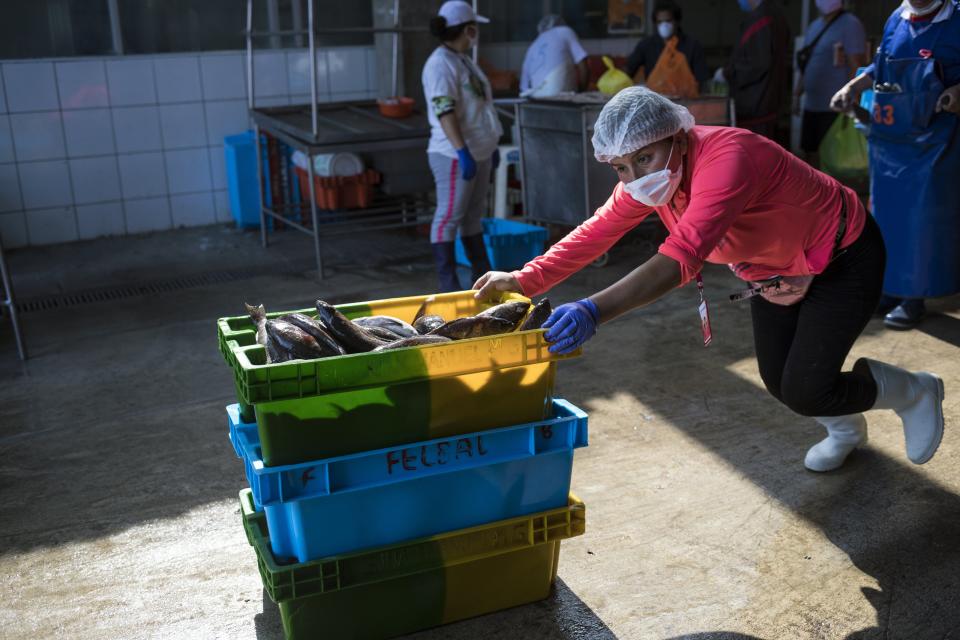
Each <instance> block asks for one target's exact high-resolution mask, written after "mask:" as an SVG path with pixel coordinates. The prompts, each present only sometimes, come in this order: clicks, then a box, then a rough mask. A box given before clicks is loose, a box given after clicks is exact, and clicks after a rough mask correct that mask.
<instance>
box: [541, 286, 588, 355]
mask: <svg viewBox="0 0 960 640" xmlns="http://www.w3.org/2000/svg"><path fill="white" fill-rule="evenodd" d="M599 322H600V312H599V311H598V310H597V305H595V304H594V303H593V300H591V299H590V298H584V299H583V300H578V301H577V302H568V303H567V304H562V305H560V306H559V307H557V308H556V309H554V310H553V313H551V314H550V317H549V318H547V321H546V322H544V323H543V326H542V328H543V329H547V333H546V336H545V337H546V339H547V340H548V341H550V342H552V343H553V344H552V345H550V352H551V353H560V354H566V353H570V352H571V351H574V350H575V349H577V348H578V347H580V346H581V345H582V344H583V343H584V342H586V341H587V340H589V339H590V338H592V337H593V335H594V334H595V333H596V332H597V324H598V323H599Z"/></svg>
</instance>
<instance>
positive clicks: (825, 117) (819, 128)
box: [800, 111, 837, 153]
mask: <svg viewBox="0 0 960 640" xmlns="http://www.w3.org/2000/svg"><path fill="white" fill-rule="evenodd" d="M836 119H837V114H836V113H835V112H833V111H826V112H823V111H804V112H803V124H802V125H801V131H800V148H801V149H803V150H804V151H806V152H807V153H813V152H815V151H819V150H820V143H821V142H823V139H824V138H825V137H826V135H827V131H829V130H830V127H832V126H833V123H834V121H836Z"/></svg>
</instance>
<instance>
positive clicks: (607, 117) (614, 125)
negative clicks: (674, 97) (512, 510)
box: [593, 87, 696, 162]
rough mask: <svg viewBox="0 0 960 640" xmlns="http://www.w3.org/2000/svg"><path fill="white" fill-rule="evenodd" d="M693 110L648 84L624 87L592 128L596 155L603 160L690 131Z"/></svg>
mask: <svg viewBox="0 0 960 640" xmlns="http://www.w3.org/2000/svg"><path fill="white" fill-rule="evenodd" d="M694 124H696V122H695V121H694V119H693V114H691V113H690V112H689V111H687V108H686V107H683V106H681V105H679V104H677V103H675V102H671V101H670V100H668V99H667V98H664V97H663V96H662V95H660V94H659V93H656V92H654V91H651V90H650V89H647V88H646V87H628V88H626V89H623V90H622V91H620V92H619V93H617V95H615V96H613V98H611V99H610V101H609V102H608V103H607V104H606V105H605V106H604V107H603V111H601V112H600V115H599V116H598V117H597V123H596V124H595V125H594V128H593V155H594V157H596V159H597V160H599V161H600V162H607V161H609V160H610V159H611V158H616V157H617V156H623V155H626V154H628V153H633V152H634V151H636V150H637V149H642V148H643V147H645V146H647V145H648V144H651V143H653V142H656V141H658V140H663V139H664V138H669V137H670V136H672V135H674V134H675V133H677V132H678V131H680V130H681V129H683V130H684V131H690V129H692V128H693V125H694Z"/></svg>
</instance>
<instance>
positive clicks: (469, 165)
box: [457, 147, 477, 180]
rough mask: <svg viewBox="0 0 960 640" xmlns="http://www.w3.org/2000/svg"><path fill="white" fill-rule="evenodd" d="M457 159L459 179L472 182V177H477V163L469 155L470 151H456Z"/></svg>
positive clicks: (465, 149)
mask: <svg viewBox="0 0 960 640" xmlns="http://www.w3.org/2000/svg"><path fill="white" fill-rule="evenodd" d="M457 158H459V159H460V177H461V178H463V179H464V180H473V176H475V175H477V161H476V160H474V159H473V156H472V155H470V149H467V148H466V147H464V148H463V149H457Z"/></svg>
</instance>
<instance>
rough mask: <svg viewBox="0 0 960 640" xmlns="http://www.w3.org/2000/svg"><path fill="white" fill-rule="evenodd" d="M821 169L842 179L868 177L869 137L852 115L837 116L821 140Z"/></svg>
mask: <svg viewBox="0 0 960 640" xmlns="http://www.w3.org/2000/svg"><path fill="white" fill-rule="evenodd" d="M820 170H821V171H823V172H824V173H828V174H830V175H831V176H833V177H834V178H837V179H841V180H852V179H862V178H866V177H867V175H868V173H869V157H868V156H867V139H866V138H865V137H864V135H863V134H862V133H861V132H860V131H859V130H858V129H857V128H856V126H855V125H854V121H853V118H851V117H850V116H848V115H845V114H840V115H839V116H837V119H836V120H834V121H833V124H832V125H830V129H828V130H827V135H825V136H824V137H823V141H822V142H820Z"/></svg>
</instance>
